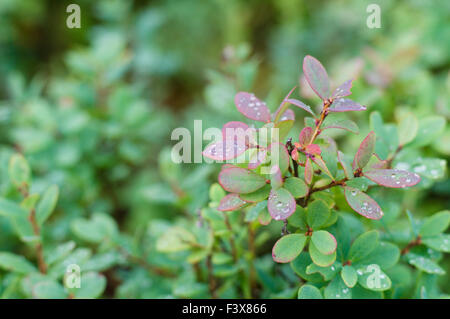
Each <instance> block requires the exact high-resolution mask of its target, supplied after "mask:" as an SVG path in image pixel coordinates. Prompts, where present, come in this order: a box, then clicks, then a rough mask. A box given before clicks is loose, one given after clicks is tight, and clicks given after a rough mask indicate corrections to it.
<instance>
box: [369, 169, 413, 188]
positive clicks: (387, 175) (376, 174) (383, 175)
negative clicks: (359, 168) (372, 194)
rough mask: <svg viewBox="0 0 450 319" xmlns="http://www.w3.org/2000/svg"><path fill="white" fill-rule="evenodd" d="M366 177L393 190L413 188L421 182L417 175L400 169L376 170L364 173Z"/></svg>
mask: <svg viewBox="0 0 450 319" xmlns="http://www.w3.org/2000/svg"><path fill="white" fill-rule="evenodd" d="M364 176H365V177H367V178H368V179H370V180H371V181H372V182H375V183H377V184H378V185H381V186H386V187H392V188H404V187H411V186H414V185H416V184H418V183H419V182H420V176H419V175H417V174H416V173H411V172H408V171H403V170H399V169H375V170H370V171H366V172H364Z"/></svg>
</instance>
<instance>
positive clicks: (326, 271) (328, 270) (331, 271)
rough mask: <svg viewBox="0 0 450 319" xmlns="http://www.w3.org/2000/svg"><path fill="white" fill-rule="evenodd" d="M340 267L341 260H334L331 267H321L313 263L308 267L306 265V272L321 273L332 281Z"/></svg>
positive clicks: (327, 279)
mask: <svg viewBox="0 0 450 319" xmlns="http://www.w3.org/2000/svg"><path fill="white" fill-rule="evenodd" d="M340 269H341V264H340V263H339V262H334V263H333V264H332V265H331V266H329V267H320V266H317V265H316V264H314V263H312V264H310V265H309V266H308V267H306V273H307V274H309V275H311V274H314V273H319V274H320V275H321V276H322V277H323V280H325V281H330V280H331V279H333V278H334V276H336V274H337V273H338V272H339V270H340Z"/></svg>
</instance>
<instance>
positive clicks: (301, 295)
mask: <svg viewBox="0 0 450 319" xmlns="http://www.w3.org/2000/svg"><path fill="white" fill-rule="evenodd" d="M298 299H323V297H322V294H321V293H320V290H319V288H317V287H315V286H312V285H307V284H305V285H303V286H301V287H300V289H299V290H298Z"/></svg>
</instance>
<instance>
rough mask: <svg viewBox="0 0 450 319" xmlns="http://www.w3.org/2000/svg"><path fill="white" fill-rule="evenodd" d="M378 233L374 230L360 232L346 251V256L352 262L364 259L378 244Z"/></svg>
mask: <svg viewBox="0 0 450 319" xmlns="http://www.w3.org/2000/svg"><path fill="white" fill-rule="evenodd" d="M378 237H379V234H378V232H377V231H376V230H371V231H368V232H365V233H362V234H361V235H359V236H358V237H356V239H355V240H354V242H353V244H352V246H351V247H350V250H349V252H348V258H349V259H350V260H351V261H352V262H353V263H355V262H358V261H360V260H365V258H366V257H367V256H369V254H370V253H371V252H372V251H374V250H375V248H376V247H377V246H378Z"/></svg>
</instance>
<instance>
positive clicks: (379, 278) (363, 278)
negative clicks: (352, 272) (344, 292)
mask: <svg viewBox="0 0 450 319" xmlns="http://www.w3.org/2000/svg"><path fill="white" fill-rule="evenodd" d="M357 273H358V275H359V276H358V283H359V284H360V285H361V286H363V287H364V288H366V289H369V290H373V291H385V290H388V289H390V288H391V286H392V282H391V279H390V278H389V277H388V276H387V275H386V274H385V273H384V272H383V271H382V270H381V269H380V266H378V265H377V264H373V265H368V266H366V267H363V268H359V269H358V270H357Z"/></svg>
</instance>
